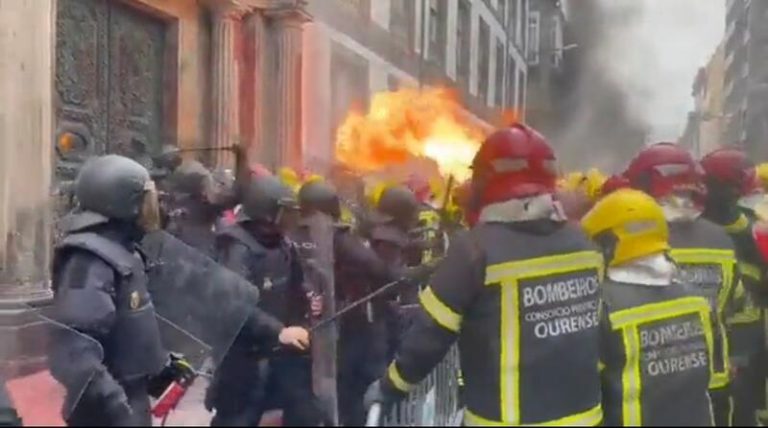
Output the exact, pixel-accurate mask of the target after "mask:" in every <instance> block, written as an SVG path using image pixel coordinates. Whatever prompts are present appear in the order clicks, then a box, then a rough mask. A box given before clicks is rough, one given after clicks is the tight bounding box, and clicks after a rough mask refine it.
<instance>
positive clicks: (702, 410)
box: [601, 279, 714, 426]
mask: <svg viewBox="0 0 768 428" xmlns="http://www.w3.org/2000/svg"><path fill="white" fill-rule="evenodd" d="M692 288H693V287H691V286H689V285H687V284H684V283H677V282H674V283H672V284H671V285H668V286H646V285H637V284H626V283H617V282H614V281H612V280H610V279H609V280H606V282H605V283H603V285H602V296H603V312H602V318H601V330H602V335H601V338H602V341H601V360H602V362H603V364H604V366H603V369H602V370H601V378H602V383H603V412H604V413H605V420H604V424H605V425H606V426H712V424H713V420H712V412H711V407H710V401H709V395H708V392H707V391H708V387H709V380H710V368H709V363H710V361H711V358H712V353H713V351H714V348H713V342H712V341H713V336H712V327H711V325H712V324H711V320H710V315H711V314H712V311H711V309H710V307H709V303H708V302H707V300H706V299H705V298H703V297H700V296H698V295H697V293H696V290H693V289H692Z"/></svg>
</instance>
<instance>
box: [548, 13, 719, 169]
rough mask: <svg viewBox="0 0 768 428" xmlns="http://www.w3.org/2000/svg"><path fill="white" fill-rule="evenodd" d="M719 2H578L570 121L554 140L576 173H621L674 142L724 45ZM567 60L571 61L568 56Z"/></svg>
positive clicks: (573, 17) (570, 72)
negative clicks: (640, 154) (701, 78)
mask: <svg viewBox="0 0 768 428" xmlns="http://www.w3.org/2000/svg"><path fill="white" fill-rule="evenodd" d="M723 4H724V3H723V2H722V1H719V0H675V1H659V0H571V1H570V2H568V3H567V13H568V20H569V27H570V29H571V36H572V40H573V42H574V43H576V44H578V46H579V47H578V48H577V49H576V50H575V52H574V54H573V57H572V58H570V59H569V58H566V60H567V65H568V67H569V69H568V70H566V76H570V77H571V78H572V81H571V82H570V85H572V86H571V91H570V96H569V97H568V99H567V100H566V106H567V107H566V112H567V114H566V120H565V123H564V124H563V126H562V127H560V129H559V132H557V133H556V134H555V139H556V141H557V142H558V143H559V145H560V147H561V148H562V151H563V153H564V156H563V158H564V159H565V161H566V164H567V166H569V167H579V168H583V167H587V166H597V167H601V168H604V169H606V170H608V171H616V170H618V169H620V168H621V167H622V165H623V164H624V163H625V162H626V160H627V159H629V158H630V157H631V156H632V155H633V154H634V153H635V152H636V151H637V149H638V148H639V147H641V146H642V145H643V144H644V143H646V142H655V141H661V140H666V141H675V140H676V139H677V137H678V136H679V135H680V134H681V133H682V131H683V127H684V125H685V120H686V115H687V112H688V111H689V110H691V108H692V98H691V85H692V83H693V79H694V77H695V75H696V72H697V70H698V68H699V67H701V66H703V65H704V64H705V63H706V61H707V59H708V58H709V55H711V53H712V52H713V51H714V49H715V47H716V45H717V43H718V42H719V40H720V38H721V37H722V27H723V22H724V11H723V8H724V6H723ZM566 55H569V54H568V53H566Z"/></svg>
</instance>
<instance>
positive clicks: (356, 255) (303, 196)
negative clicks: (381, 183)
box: [299, 181, 424, 426]
mask: <svg viewBox="0 0 768 428" xmlns="http://www.w3.org/2000/svg"><path fill="white" fill-rule="evenodd" d="M299 205H300V207H301V213H302V216H303V217H304V218H309V217H311V216H313V215H314V214H315V213H318V212H319V213H322V214H325V215H327V216H329V217H330V218H332V219H333V220H334V221H335V222H336V225H335V227H334V231H333V236H332V237H331V239H333V253H334V257H333V260H334V266H333V270H334V283H335V294H336V307H337V310H343V309H344V307H345V306H347V305H349V304H350V303H352V302H355V301H358V300H359V299H362V298H364V297H365V296H367V295H369V294H370V293H373V292H374V291H376V290H378V289H379V288H380V287H382V286H384V285H386V284H388V283H391V282H393V281H396V280H398V279H400V278H403V277H406V276H407V277H408V278H409V279H410V280H411V281H418V279H419V277H420V276H423V273H422V272H423V271H424V269H410V270H407V271H406V270H405V269H403V268H402V266H399V265H393V264H390V263H387V262H386V261H385V260H384V259H382V258H381V257H380V256H379V255H378V254H377V253H376V252H375V251H374V250H373V249H371V248H370V246H368V245H366V242H365V241H364V240H363V239H362V238H361V237H360V236H358V235H357V234H355V233H354V232H353V231H352V230H351V228H350V226H349V225H347V224H342V223H340V218H341V206H340V201H339V197H338V194H337V193H336V189H335V188H334V187H333V186H332V185H330V184H328V183H325V182H322V181H315V182H309V183H306V184H304V185H303V186H302V187H301V189H300V190H299ZM408 286H409V285H405V287H408ZM391 297H392V295H391V294H390V295H387V294H386V293H385V294H384V295H383V296H381V297H379V298H377V299H373V300H372V301H370V302H368V303H367V304H365V305H361V306H359V307H358V308H357V309H354V310H352V311H350V312H349V313H347V314H345V316H344V317H343V318H342V319H341V320H339V323H338V328H339V342H338V366H339V367H338V378H337V385H338V387H337V390H338V402H339V416H340V421H341V424H342V425H344V426H360V425H363V424H364V423H365V411H364V407H363V395H364V394H365V390H366V388H367V387H368V385H370V384H371V382H373V381H374V380H376V378H377V377H378V376H380V374H381V373H383V371H384V369H385V368H386V362H387V361H386V358H387V346H388V344H389V340H388V339H389V338H388V335H387V324H386V321H387V319H386V318H385V316H386V315H387V314H389V312H388V310H389V308H388V300H391Z"/></svg>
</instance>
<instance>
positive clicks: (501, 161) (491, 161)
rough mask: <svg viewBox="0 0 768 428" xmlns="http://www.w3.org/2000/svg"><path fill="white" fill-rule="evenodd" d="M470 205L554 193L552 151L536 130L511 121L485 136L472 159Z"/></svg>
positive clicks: (554, 171)
mask: <svg viewBox="0 0 768 428" xmlns="http://www.w3.org/2000/svg"><path fill="white" fill-rule="evenodd" d="M472 170H473V174H472V187H473V191H472V199H473V204H472V206H473V208H474V209H476V210H478V211H479V210H480V209H482V207H485V206H487V205H489V204H494V203H497V202H503V201H506V200H509V199H520V198H526V197H531V196H537V195H542V194H547V193H550V194H551V193H555V187H556V181H557V170H556V168H555V153H554V151H553V150H552V148H551V147H550V146H549V143H547V141H546V139H545V138H544V137H543V136H542V135H541V134H539V133H538V132H537V131H536V130H535V129H533V128H531V127H529V126H527V125H523V124H514V125H512V126H510V127H509V128H503V129H500V130H498V131H496V132H494V133H493V134H491V135H490V136H488V138H486V139H485V141H484V142H483V144H482V145H481V146H480V149H479V150H478V151H477V154H476V155H475V158H474V160H473V161H472Z"/></svg>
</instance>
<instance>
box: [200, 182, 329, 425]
mask: <svg viewBox="0 0 768 428" xmlns="http://www.w3.org/2000/svg"><path fill="white" fill-rule="evenodd" d="M242 197H243V201H242V210H241V211H240V213H239V216H240V218H239V219H238V222H237V223H236V224H234V225H232V226H229V227H227V228H225V229H223V230H222V231H221V232H220V233H219V234H218V236H217V243H216V247H217V257H218V259H219V261H220V262H221V263H222V264H224V265H225V266H227V267H229V268H230V269H232V270H233V271H235V272H238V273H240V274H241V275H242V276H243V277H244V278H246V279H248V280H249V281H250V282H251V283H252V284H253V286H255V287H258V288H259V292H260V295H261V298H260V302H259V307H260V308H261V309H262V310H263V311H265V312H267V313H269V314H271V315H272V316H274V317H275V318H276V319H277V320H279V321H280V322H281V323H282V324H284V325H293V326H299V325H306V323H307V316H308V312H309V301H308V296H307V290H305V288H304V284H303V272H302V269H301V264H300V261H299V259H298V256H297V253H296V250H295V248H294V246H293V245H292V244H291V243H290V242H289V241H288V240H287V239H286V232H287V231H288V230H290V229H291V227H292V226H293V225H295V222H296V220H297V204H296V198H295V196H294V194H293V191H292V190H291V189H290V188H288V187H287V186H285V185H284V184H282V183H280V181H279V180H278V179H276V178H275V177H272V176H263V177H256V178H253V179H252V180H251V182H250V183H249V184H248V185H247V187H246V188H245V189H244V191H243V195H242ZM300 345H301V346H299V349H298V351H302V352H297V351H293V350H281V351H279V352H278V354H276V355H273V354H271V351H272V348H271V347H265V346H264V344H263V343H259V342H258V341H256V342H255V341H254V340H253V338H251V337H249V336H248V335H245V334H243V335H241V336H240V337H238V339H237V340H236V342H235V344H234V345H233V347H232V349H230V351H229V352H228V354H227V356H226V357H225V358H224V360H223V362H222V363H221V366H220V368H219V370H218V373H217V375H216V379H215V380H214V383H213V384H212V385H211V390H210V391H209V393H210V394H211V395H210V398H209V401H210V402H211V406H212V407H215V408H216V416H215V418H214V420H213V421H212V425H213V426H231V425H252V426H255V425H258V424H259V421H260V420H261V416H262V415H263V413H264V411H265V410H268V409H270V408H282V410H283V421H284V423H285V424H286V425H288V426H312V425H318V424H319V423H320V422H321V421H322V415H321V413H320V411H319V409H318V406H317V403H316V400H315V398H314V396H313V394H312V389H311V385H312V384H311V364H310V363H311V361H310V359H309V356H308V355H307V354H306V353H304V352H303V351H305V350H306V349H307V343H306V341H303V342H302V343H301V344H300Z"/></svg>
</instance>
